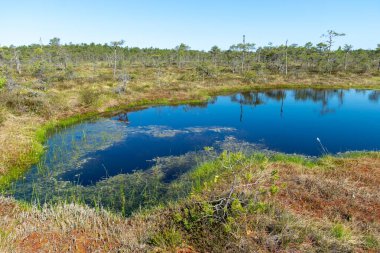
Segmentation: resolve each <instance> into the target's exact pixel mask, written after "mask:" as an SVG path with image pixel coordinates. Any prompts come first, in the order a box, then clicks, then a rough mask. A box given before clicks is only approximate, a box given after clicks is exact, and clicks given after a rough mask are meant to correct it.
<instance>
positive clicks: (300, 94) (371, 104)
mask: <svg viewBox="0 0 380 253" xmlns="http://www.w3.org/2000/svg"><path fill="white" fill-rule="evenodd" d="M379 97H380V96H379V92H374V91H355V90H327V91H325V90H311V89H300V90H286V91H282V90H268V91H264V92H251V93H243V94H236V95H233V96H221V97H218V98H216V99H213V100H212V101H210V103H209V104H208V105H204V106H198V107H197V106H188V105H183V106H162V107H152V108H149V109H145V110H142V111H137V112H130V113H127V114H121V115H119V116H116V117H113V118H110V119H99V120H95V121H90V122H85V123H81V124H78V125H75V126H73V127H69V128H67V129H63V130H61V131H59V132H58V133H57V134H55V135H53V136H52V137H51V138H50V139H49V141H48V142H47V147H48V149H47V152H46V154H45V155H44V158H43V159H42V161H41V163H40V164H39V165H38V166H34V168H33V169H32V170H31V171H30V172H29V173H28V174H27V175H26V178H25V180H24V182H21V181H20V182H19V183H18V184H17V187H16V189H15V190H16V192H18V193H19V195H22V194H26V195H28V194H30V193H31V192H33V189H32V188H33V187H35V185H36V184H39V185H44V187H45V190H46V188H49V187H48V186H49V185H50V189H53V188H54V187H56V186H57V185H59V187H60V188H61V189H64V188H65V187H66V188H67V187H69V186H70V185H71V183H69V182H70V181H71V182H75V184H80V185H83V186H87V187H90V185H93V184H94V183H96V182H97V181H99V180H101V179H104V178H106V177H107V178H108V177H113V176H116V175H118V174H120V173H122V174H123V173H129V172H131V171H133V170H139V169H148V168H149V167H151V166H153V165H154V164H155V161H157V159H156V158H157V157H161V161H162V159H164V158H165V157H180V155H184V154H190V153H192V152H196V151H200V150H202V149H203V147H205V146H215V145H217V144H216V143H219V146H223V145H222V143H224V144H225V143H226V140H231V137H233V138H232V139H234V140H242V141H246V142H249V143H259V144H261V145H263V146H265V147H267V148H268V149H271V150H275V151H281V152H285V153H300V154H306V155H320V154H321V150H320V147H319V145H318V143H317V141H316V138H317V137H319V138H320V139H321V141H322V143H323V145H324V146H325V147H326V148H327V149H328V150H329V151H330V152H332V153H337V152H344V151H348V150H374V149H379V147H380V131H379V129H380V103H378V100H379ZM189 152H190V153H189ZM177 160H178V159H177ZM180 160H181V159H180ZM182 160H183V159H182ZM172 161H173V160H172ZM189 161H190V162H189ZM167 164H168V163H167ZM191 164H192V165H193V164H195V160H194V159H190V158H189V159H187V161H186V162H184V161H183V162H182V163H178V162H177V164H173V163H172V164H171V165H170V166H169V165H168V166H167V167H171V169H170V170H168V171H170V173H169V174H170V175H171V176H168V178H169V179H170V178H171V177H172V174H173V173H174V174H173V175H175V174H176V173H175V171H176V170H179V171H181V167H184V168H185V167H186V168H187V167H191ZM38 172H39V173H40V174H39V173H38ZM41 174H42V175H44V176H43V177H42V176H41ZM119 177H120V176H119ZM110 179H111V178H110ZM110 179H109V180H110ZM106 181H107V180H106ZM32 182H34V184H33V183H32ZM32 185H34V186H32ZM78 187H79V186H78ZM81 187H82V186H81ZM85 188H86V187H85ZM90 188H91V189H92V188H94V191H95V189H96V185H93V186H91V187H90ZM90 188H88V189H90Z"/></svg>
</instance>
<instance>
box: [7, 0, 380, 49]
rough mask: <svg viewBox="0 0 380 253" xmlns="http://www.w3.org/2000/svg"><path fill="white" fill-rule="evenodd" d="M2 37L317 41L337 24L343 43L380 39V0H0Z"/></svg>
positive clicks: (196, 43)
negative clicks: (341, 33)
mask: <svg viewBox="0 0 380 253" xmlns="http://www.w3.org/2000/svg"><path fill="white" fill-rule="evenodd" d="M0 6H1V9H2V10H1V16H0V20H1V29H0V45H10V44H13V45H21V44H31V43H38V42H39V39H40V38H42V41H43V42H44V43H47V42H48V41H49V39H50V38H52V37H59V38H61V41H62V42H64V43H68V42H73V43H81V42H85V43H90V42H95V43H107V42H110V41H113V40H120V39H124V40H125V41H126V45H128V46H139V47H150V46H153V47H160V48H173V47H175V46H176V45H178V44H179V43H181V42H184V43H186V44H188V45H190V46H191V48H194V49H204V50H208V49H209V48H211V46H213V45H218V46H220V47H221V48H223V49H227V48H228V47H229V46H230V45H232V44H235V43H238V42H240V41H241V39H242V35H243V34H245V35H246V37H247V41H248V42H253V43H256V44H257V45H259V46H262V45H267V44H268V42H272V43H273V44H275V45H278V44H282V43H285V41H286V39H288V40H289V43H297V44H300V45H301V44H302V45H303V44H304V43H306V42H308V41H311V42H313V43H318V42H320V41H321V40H323V39H322V38H321V34H323V33H324V32H325V31H326V30H328V29H332V30H336V31H338V32H344V33H346V34H347V35H346V36H345V37H343V38H339V39H338V41H337V45H338V44H339V45H343V44H352V45H353V46H354V48H375V47H376V45H377V44H378V43H380V0H304V1H303V0H298V1H297V0H266V1H264V0H260V1H258V0H251V1H249V0H135V1H132V0H125V1H123V0H8V1H6V0H0Z"/></svg>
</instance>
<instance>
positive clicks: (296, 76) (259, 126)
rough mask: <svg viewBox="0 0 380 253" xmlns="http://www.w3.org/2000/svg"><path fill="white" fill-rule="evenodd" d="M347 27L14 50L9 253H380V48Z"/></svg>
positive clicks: (7, 55) (0, 57)
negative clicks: (213, 42) (312, 38)
mask: <svg viewBox="0 0 380 253" xmlns="http://www.w3.org/2000/svg"><path fill="white" fill-rule="evenodd" d="M343 32H345V31H334V30H328V29H326V31H325V32H323V31H322V33H323V34H321V36H319V38H320V41H318V42H313V43H312V42H307V43H305V44H303V45H301V44H295V43H290V42H289V41H290V40H291V38H289V40H284V41H283V42H281V43H277V44H276V45H275V44H273V43H269V44H267V45H256V44H255V43H253V42H251V41H250V38H251V36H248V32H247V36H246V35H241V37H240V38H239V37H238V38H236V43H235V44H233V45H231V46H229V47H228V48H224V49H222V48H221V47H219V46H213V47H211V48H209V49H204V50H200V49H193V48H192V47H191V46H190V45H187V44H185V43H178V46H176V47H174V48H169V49H165V48H156V47H134V46H129V45H128V39H126V40H125V41H124V40H118V41H110V42H108V43H63V42H62V41H61V40H62V39H60V38H58V37H54V38H52V39H50V40H48V41H47V42H43V40H40V41H39V42H38V43H31V44H28V45H18V46H13V45H5V46H0V191H1V196H0V251H1V252H379V251H380V192H379V185H380V153H379V152H378V150H379V148H380V131H379V130H380V44H377V46H375V47H374V48H373V49H361V48H355V47H354V46H352V45H350V44H343V45H340V41H341V40H343V39H344V38H345V37H346V36H348V33H347V34H345V33H343ZM253 40H254V39H253ZM345 41H347V40H345ZM0 42H1V40H0ZM379 42H380V41H379Z"/></svg>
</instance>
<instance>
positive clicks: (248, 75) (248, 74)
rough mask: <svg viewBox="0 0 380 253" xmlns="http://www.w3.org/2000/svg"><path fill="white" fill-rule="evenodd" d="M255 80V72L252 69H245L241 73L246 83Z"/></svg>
mask: <svg viewBox="0 0 380 253" xmlns="http://www.w3.org/2000/svg"><path fill="white" fill-rule="evenodd" d="M256 80H257V75H256V72H254V71H247V72H245V73H244V75H243V81H244V82H246V83H254V82H256Z"/></svg>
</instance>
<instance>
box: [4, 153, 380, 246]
mask: <svg viewBox="0 0 380 253" xmlns="http://www.w3.org/2000/svg"><path fill="white" fill-rule="evenodd" d="M278 157H281V159H274V158H273V156H272V155H266V154H262V153H255V154H253V155H252V156H246V155H243V154H241V153H230V152H224V153H222V154H221V155H220V156H218V157H217V158H216V159H215V160H213V161H209V162H206V163H204V164H201V165H200V166H199V167H197V168H195V169H194V170H192V171H189V172H188V173H186V174H184V175H183V176H182V177H181V178H179V179H178V180H177V181H175V182H172V183H171V184H172V185H171V186H170V187H169V189H168V192H170V191H175V192H177V191H178V190H181V189H182V190H183V191H184V192H186V191H187V194H185V195H182V198H180V199H177V200H176V201H171V202H167V203H163V204H159V203H158V204H155V205H153V206H150V207H149V208H145V209H143V210H141V211H136V212H135V213H134V214H132V215H131V216H130V217H128V218H123V217H122V215H121V214H120V213H113V212H109V211H106V210H104V209H103V208H102V207H101V206H99V207H98V208H89V207H88V206H86V205H83V204H80V203H71V204H70V203H65V202H62V203H56V204H54V205H45V206H41V207H36V206H34V205H25V206H22V205H20V203H18V202H15V201H14V200H12V199H9V198H3V197H2V198H0V202H1V204H0V216H1V217H2V218H1V219H0V225H1V227H2V232H1V240H0V249H1V250H3V251H14V252H19V251H25V250H26V251H37V250H40V251H49V250H50V251H63V250H67V249H70V248H71V249H79V248H80V249H82V250H84V251H96V250H98V251H111V252H117V251H122V252H151V251H157V252H162V251H163V252H165V251H169V252H176V251H181V250H182V251H185V252H187V251H189V252H192V251H194V252H205V251H207V252H236V251H239V252H240V251H244V252H273V251H281V252H287V251H297V252H310V251H318V252H331V251H334V252H358V251H359V252H365V251H369V250H372V251H373V252H376V251H377V250H379V238H380V234H379V232H378V231H379V228H380V223H379V219H377V218H376V217H379V215H380V214H379V213H378V209H376V206H378V205H379V204H380V202H379V199H378V197H377V196H378V195H377V193H378V183H379V178H380V177H379V173H380V171H379V168H380V166H379V165H380V160H379V158H378V157H373V156H371V155H368V156H367V155H365V154H363V155H362V156H361V157H360V158H341V157H331V158H330V159H331V160H330V163H329V164H326V163H324V162H321V161H322V160H323V159H325V158H320V159H317V160H315V161H313V167H310V166H309V165H308V163H305V161H302V159H299V158H298V159H294V157H293V156H289V159H286V155H281V156H277V158H278ZM304 159H305V160H307V159H306V158H304ZM300 160H301V161H302V162H300ZM326 166H327V168H326ZM330 188H331V189H335V190H330ZM273 189H276V190H273ZM352 196H355V198H353V197H352ZM125 197H128V195H126V196H125ZM371 210H372V211H371Z"/></svg>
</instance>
